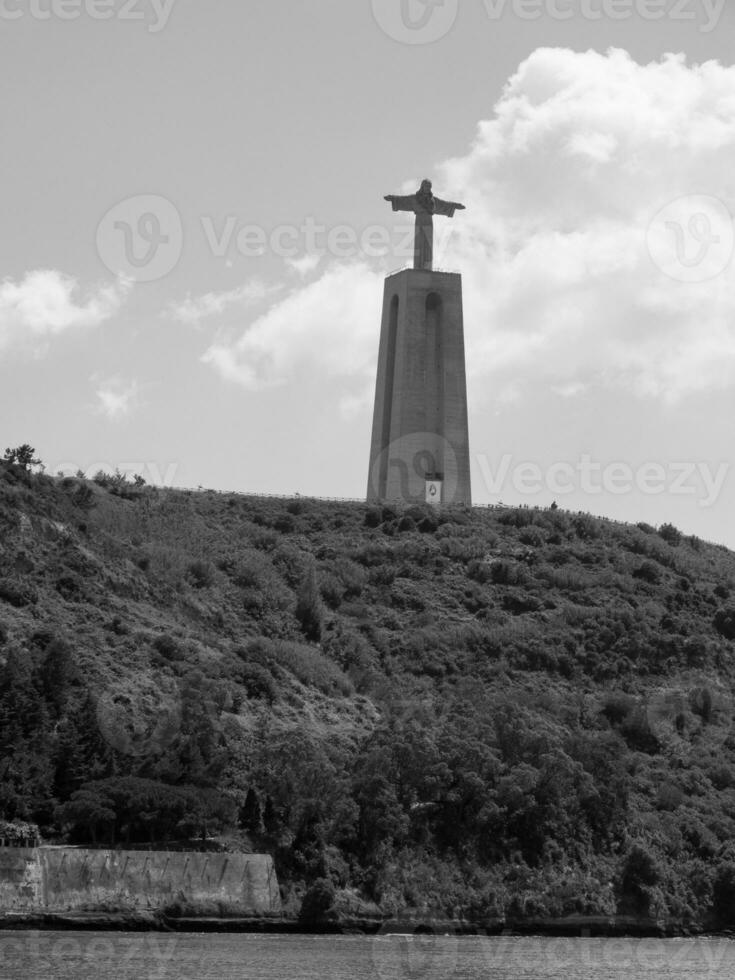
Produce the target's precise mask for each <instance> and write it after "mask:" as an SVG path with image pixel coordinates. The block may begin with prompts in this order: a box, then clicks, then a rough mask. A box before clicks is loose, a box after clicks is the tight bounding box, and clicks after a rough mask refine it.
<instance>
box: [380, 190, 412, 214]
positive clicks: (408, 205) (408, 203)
mask: <svg viewBox="0 0 735 980" xmlns="http://www.w3.org/2000/svg"><path fill="white" fill-rule="evenodd" d="M385 200H386V201H390V203H391V204H392V205H393V210H394V211H415V210H416V195H415V194H408V195H405V196H401V195H399V194H386V195H385Z"/></svg>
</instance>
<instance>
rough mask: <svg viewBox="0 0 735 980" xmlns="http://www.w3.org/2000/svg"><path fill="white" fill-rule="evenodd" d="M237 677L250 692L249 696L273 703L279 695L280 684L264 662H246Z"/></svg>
mask: <svg viewBox="0 0 735 980" xmlns="http://www.w3.org/2000/svg"><path fill="white" fill-rule="evenodd" d="M237 679H238V680H239V682H240V683H241V684H242V686H243V687H244V688H245V690H246V691H247V692H248V697H249V698H254V699H255V700H258V701H266V702H267V703H268V704H273V702H274V701H275V700H276V699H277V697H278V685H277V684H276V682H275V680H274V679H273V675H272V674H271V672H270V671H269V670H268V669H267V668H265V667H263V666H262V664H258V663H244V664H243V665H242V666H241V668H240V671H239V676H238V678H237Z"/></svg>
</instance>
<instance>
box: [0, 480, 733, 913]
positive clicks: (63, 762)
mask: <svg viewBox="0 0 735 980" xmlns="http://www.w3.org/2000/svg"><path fill="white" fill-rule="evenodd" d="M734 589H735V556H734V555H733V554H731V553H730V552H729V551H727V550H726V549H724V548H721V547H716V546H712V545H708V544H705V543H703V542H701V541H699V540H697V539H695V538H688V537H684V536H682V535H681V534H680V533H679V532H678V531H677V530H676V529H675V528H673V527H671V526H664V527H662V528H660V529H658V530H655V529H654V528H651V527H648V526H644V525H641V526H638V527H634V526H624V525H617V524H613V523H610V522H607V521H604V520H600V519H595V518H593V517H590V516H588V515H581V514H578V515H574V514H568V513H564V512H562V511H559V510H548V511H542V510H530V509H520V510H510V509H487V510H482V509H475V510H473V511H471V512H467V511H459V510H458V511H443V512H441V513H437V512H433V511H431V510H428V509H424V508H411V509H407V510H401V511H398V510H397V509H396V508H391V507H383V508H378V507H371V506H367V505H360V504H337V503H329V504H327V503H321V502H317V501H312V500H308V499H294V500H275V499H266V498H255V497H246V496H235V495H220V494H216V493H211V492H199V493H194V492H186V491H176V490H160V489H154V488H148V487H145V486H136V485H132V484H130V483H127V482H126V481H125V480H124V479H122V478H114V477H113V478H108V479H106V480H104V479H103V480H100V482H95V481H85V480H81V479H71V478H67V479H59V478H50V477H47V476H44V475H31V474H30V473H28V472H26V471H25V470H24V469H23V468H22V467H20V466H17V465H11V464H7V463H5V464H0V817H3V818H5V819H6V820H27V821H31V822H36V823H38V824H39V825H40V826H41V830H42V833H43V835H44V838H45V839H47V840H57V841H69V842H72V843H73V842H87V841H93V842H105V843H126V844H130V843H133V844H134V843H136V842H140V843H143V842H146V841H158V842H160V841H171V840H174V839H181V838H190V837H195V836H197V835H202V836H204V837H207V836H209V837H212V836H217V837H218V838H219V839H220V840H221V841H225V842H229V846H252V847H253V848H254V849H256V850H258V849H263V850H271V851H272V852H273V853H274V855H275V858H276V863H277V867H278V871H279V880H280V881H281V882H282V887H283V891H284V901H285V905H286V908H287V909H289V910H290V911H291V913H292V914H297V913H298V912H299V909H300V908H301V905H302V898H303V896H304V893H305V892H306V893H307V899H306V901H305V902H304V903H303V906H304V907H303V910H302V911H303V915H304V916H305V917H306V918H307V919H308V918H309V917H310V916H311V917H318V916H320V915H323V914H325V911H326V914H330V913H329V909H330V908H331V907H332V904H333V902H334V901H336V902H337V907H338V908H341V909H343V910H345V909H349V908H352V909H353V910H355V909H360V908H362V909H366V908H371V907H374V906H373V905H372V904H371V903H374V904H375V905H377V906H378V907H379V908H380V910H381V912H382V913H384V914H397V913H399V912H401V911H402V910H405V909H410V908H414V909H419V910H422V911H423V912H428V913H435V914H441V915H447V916H452V915H455V916H456V915H464V916H466V917H469V918H473V919H476V920H483V921H484V920H489V919H501V920H503V919H504V920H506V921H520V920H522V919H523V917H533V916H552V917H557V916H562V915H568V914H572V913H580V914H587V915H597V914H601V915H608V914H613V913H616V912H617V913H620V914H623V915H636V916H639V917H644V918H645V917H651V918H653V919H656V920H657V921H660V922H664V921H670V922H674V923H676V924H677V928H682V929H692V930H697V929H701V928H704V927H725V926H728V925H730V924H732V923H733V922H735V844H734V843H731V842H733V841H735V733H733V729H732V721H733V696H732V692H733V689H734V685H735V662H734V659H733V640H734V639H735V595H734V594H733V590H734ZM335 896H336V898H335Z"/></svg>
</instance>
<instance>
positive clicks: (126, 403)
mask: <svg viewBox="0 0 735 980" xmlns="http://www.w3.org/2000/svg"><path fill="white" fill-rule="evenodd" d="M92 383H93V384H94V385H95V395H96V397H97V402H96V409H97V411H98V412H99V413H100V414H102V415H105V416H107V418H108V419H111V420H112V421H119V420H120V419H123V418H125V417H126V416H128V415H130V414H132V412H133V411H134V410H135V409H136V408H137V406H138V403H139V389H138V383H137V381H125V380H124V379H123V378H119V377H114V378H104V379H103V378H99V377H96V376H95V377H93V378H92Z"/></svg>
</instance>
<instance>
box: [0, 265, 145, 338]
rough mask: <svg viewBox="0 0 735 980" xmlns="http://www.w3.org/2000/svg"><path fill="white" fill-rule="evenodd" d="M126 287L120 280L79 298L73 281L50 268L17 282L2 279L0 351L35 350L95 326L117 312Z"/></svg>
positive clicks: (76, 283)
mask: <svg viewBox="0 0 735 980" xmlns="http://www.w3.org/2000/svg"><path fill="white" fill-rule="evenodd" d="M130 288H131V283H130V282H128V281H126V280H124V279H120V280H118V282H117V283H115V284H107V285H102V286H98V287H96V288H95V289H93V290H89V291H88V292H87V293H86V294H85V295H84V296H81V297H79V295H78V294H79V292H80V289H79V284H78V282H77V280H76V279H74V278H73V277H72V276H67V275H64V274H63V273H61V272H58V271H56V270H54V269H38V270H36V271H34V272H28V273H26V275H25V278H24V279H22V280H21V281H19V282H17V283H16V282H14V281H13V280H12V279H5V280H4V281H3V282H2V283H0V350H2V349H3V348H8V347H10V346H19V347H22V348H25V349H31V350H35V351H38V350H39V349H41V350H42V349H43V348H44V346H45V344H46V343H47V342H48V341H49V340H50V339H51V338H52V337H55V336H58V335H60V334H62V333H64V332H65V331H68V330H74V329H83V328H90V327H96V326H99V324H101V323H103V322H104V321H105V320H109V319H110V317H112V316H114V315H115V314H116V313H117V312H118V310H119V309H120V307H121V305H122V302H123V300H124V298H125V296H126V295H127V293H128V292H129V290H130Z"/></svg>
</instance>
